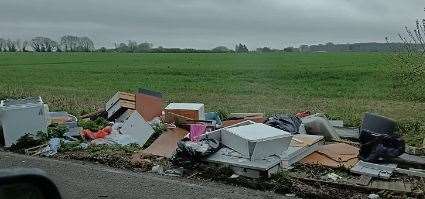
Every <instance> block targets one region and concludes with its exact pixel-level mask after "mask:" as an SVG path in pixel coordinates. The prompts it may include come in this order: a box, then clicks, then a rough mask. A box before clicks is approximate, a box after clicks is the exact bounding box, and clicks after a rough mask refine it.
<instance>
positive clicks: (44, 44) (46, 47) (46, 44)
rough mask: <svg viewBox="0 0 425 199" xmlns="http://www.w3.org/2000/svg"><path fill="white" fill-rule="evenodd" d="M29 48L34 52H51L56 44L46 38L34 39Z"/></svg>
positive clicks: (55, 47)
mask: <svg viewBox="0 0 425 199" xmlns="http://www.w3.org/2000/svg"><path fill="white" fill-rule="evenodd" d="M31 46H32V48H33V49H34V51H36V52H52V51H54V50H55V49H57V46H58V44H57V42H55V41H53V40H51V39H50V38H47V37H34V38H33V39H32V40H31Z"/></svg>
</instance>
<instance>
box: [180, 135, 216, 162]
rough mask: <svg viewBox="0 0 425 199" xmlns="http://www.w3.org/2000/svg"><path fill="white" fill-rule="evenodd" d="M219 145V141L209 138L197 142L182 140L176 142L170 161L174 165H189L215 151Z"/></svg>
mask: <svg viewBox="0 0 425 199" xmlns="http://www.w3.org/2000/svg"><path fill="white" fill-rule="evenodd" d="M220 147H221V145H220V142H219V141H217V140H215V139H210V138H204V139H201V140H199V141H198V142H192V141H189V140H182V141H179V142H177V149H176V153H175V154H174V155H173V157H172V162H173V163H174V164H176V165H188V164H189V165H191V164H193V163H196V162H199V161H200V160H202V159H203V158H205V157H207V156H208V155H210V154H213V153H215V152H217V151H218V150H219V149H220Z"/></svg>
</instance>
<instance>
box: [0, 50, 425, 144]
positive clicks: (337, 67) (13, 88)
mask: <svg viewBox="0 0 425 199" xmlns="http://www.w3.org/2000/svg"><path fill="white" fill-rule="evenodd" d="M390 56H391V54H380V53H308V54H298V53H287V54H282V53H264V54H253V53H250V54H185V53H179V54H125V53H0V73H1V78H0V88H1V89H0V98H9V97H14V98H18V97H25V96H34V95H41V96H42V97H43V99H44V100H45V101H46V102H47V103H48V104H49V105H50V108H51V109H52V110H64V111H68V112H70V113H73V114H75V115H80V114H81V113H86V112H89V111H93V110H95V109H97V108H99V107H103V106H104V102H105V101H107V99H108V98H109V97H110V96H112V95H113V94H114V93H115V92H116V91H131V92H133V91H135V90H136V89H137V88H139V87H145V88H150V89H154V90H158V91H161V92H163V93H164V94H165V98H166V100H167V102H171V101H174V102H203V103H205V105H206V109H207V110H208V111H217V110H225V111H227V112H264V113H266V114H272V113H282V112H284V113H291V112H292V113H293V112H297V111H303V110H307V109H308V110H311V111H313V112H324V113H327V114H328V115H330V116H331V117H332V118H336V119H343V120H345V121H346V122H347V123H348V124H350V125H358V124H359V123H360V121H361V118H362V115H363V113H364V112H366V111H373V112H377V113H380V114H383V115H386V116H389V117H392V118H395V119H397V120H399V121H401V122H405V123H406V122H407V123H419V124H423V122H424V121H425V114H422V113H424V112H425V103H423V102H420V101H409V100H404V99H402V98H395V97H393V95H392V92H393V90H392V89H393V88H392V82H391V81H392V79H391V77H390V76H391V67H390V66H391V65H392V63H389V61H388V60H391V59H390ZM414 133H415V134H416V135H418V133H416V132H414ZM419 135H422V137H423V135H424V134H422V133H419Z"/></svg>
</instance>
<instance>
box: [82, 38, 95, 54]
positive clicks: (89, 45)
mask: <svg viewBox="0 0 425 199" xmlns="http://www.w3.org/2000/svg"><path fill="white" fill-rule="evenodd" d="M79 40H80V44H81V47H82V51H85V52H90V51H93V50H94V43H93V41H92V40H91V39H90V38H88V37H81V38H79Z"/></svg>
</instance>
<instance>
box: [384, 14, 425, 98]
mask: <svg viewBox="0 0 425 199" xmlns="http://www.w3.org/2000/svg"><path fill="white" fill-rule="evenodd" d="M398 37H399V38H400V40H401V41H402V42H403V47H402V48H403V49H399V50H398V53H397V54H396V56H395V63H396V65H397V67H396V69H395V70H394V74H393V78H394V81H393V83H394V85H393V86H394V88H395V93H398V94H401V96H402V97H403V98H404V99H406V98H408V99H410V100H425V96H424V95H423V93H424V92H425V84H424V83H423V82H425V19H422V20H416V23H415V26H414V28H413V29H411V28H408V27H405V29H404V33H400V34H398ZM386 39H387V42H388V43H389V40H388V38H386Z"/></svg>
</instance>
